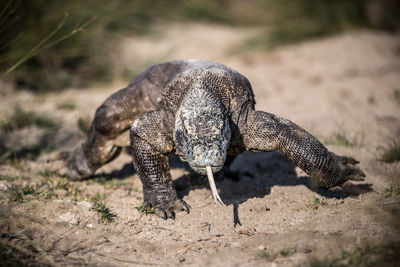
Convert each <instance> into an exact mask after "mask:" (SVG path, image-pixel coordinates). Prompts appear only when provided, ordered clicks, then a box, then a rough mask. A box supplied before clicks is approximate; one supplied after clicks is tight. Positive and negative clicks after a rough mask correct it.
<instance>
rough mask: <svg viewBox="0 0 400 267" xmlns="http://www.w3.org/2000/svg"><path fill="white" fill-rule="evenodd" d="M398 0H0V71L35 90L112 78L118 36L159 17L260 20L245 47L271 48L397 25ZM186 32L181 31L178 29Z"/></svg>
mask: <svg viewBox="0 0 400 267" xmlns="http://www.w3.org/2000/svg"><path fill="white" fill-rule="evenodd" d="M398 11H399V1H397V0H351V1H348V0H296V1H293V0H249V1H240V0H169V1H165V0H154V1H146V0H132V1H128V0H126V1H123V0H113V1H106V0H87V1H80V0H35V1H24V0H5V1H1V3H0V40H1V42H0V73H2V77H1V79H4V80H6V81H7V82H11V83H13V84H14V85H15V88H24V89H29V90H33V91H35V92H48V91H57V90H62V89H64V88H67V87H71V86H73V87H84V86H87V85H88V84H91V83H97V82H110V81H111V80H112V79H114V78H116V77H118V75H121V74H120V73H116V71H115V70H114V69H115V68H113V64H115V63H114V62H113V56H114V55H115V54H116V53H118V49H117V44H118V41H119V40H121V39H120V38H122V37H123V36H128V35H146V34H149V33H151V32H152V27H153V26H154V25H156V24H159V23H169V22H186V21H196V22H207V23H218V24H225V25H230V26H232V27H239V26H242V27H243V26H258V27H261V28H265V33H264V34H261V35H260V36H257V37H255V38H251V39H249V40H248V41H247V42H246V43H245V44H244V46H246V49H273V48H275V47H278V46H281V45H285V44H291V43H296V42H301V41H304V40H309V39H312V38H317V37H323V36H329V35H332V34H337V33H341V32H343V31H347V30H354V29H360V28H373V29H379V30H388V31H396V30H398V28H399V19H398V17H399V16H398ZM182 34H184V33H182Z"/></svg>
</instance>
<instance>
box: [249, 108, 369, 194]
mask: <svg viewBox="0 0 400 267" xmlns="http://www.w3.org/2000/svg"><path fill="white" fill-rule="evenodd" d="M243 136H244V142H245V145H246V147H247V149H250V150H257V151H273V150H279V151H281V152H282V153H283V154H284V155H286V156H287V157H288V158H289V159H290V160H291V161H292V162H293V163H294V164H296V165H297V166H299V167H300V168H301V169H302V170H304V171H305V172H306V173H307V174H308V175H310V176H311V177H312V178H314V179H316V180H317V181H318V183H319V185H320V186H321V187H323V188H330V187H333V186H336V185H339V184H342V183H344V182H346V181H347V180H363V177H365V174H364V172H363V171H362V170H361V169H360V168H359V167H357V166H355V165H356V164H358V163H359V162H358V161H357V160H355V159H354V158H351V157H345V156H339V155H336V154H334V153H333V152H330V151H328V150H327V149H326V147H325V146H324V145H322V144H321V142H319V141H318V139H317V138H315V137H314V136H312V135H311V134H310V133H308V132H307V131H305V130H304V129H303V128H301V127H299V126H298V125H296V124H294V123H293V122H291V121H289V120H286V119H283V118H280V117H278V116H275V115H273V114H270V113H267V112H262V111H253V110H251V111H249V114H248V119H247V125H246V129H245V134H244V135H243Z"/></svg>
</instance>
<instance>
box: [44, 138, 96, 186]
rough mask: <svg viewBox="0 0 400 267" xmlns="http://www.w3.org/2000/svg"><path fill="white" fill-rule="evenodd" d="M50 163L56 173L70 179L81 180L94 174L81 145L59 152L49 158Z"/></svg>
mask: <svg viewBox="0 0 400 267" xmlns="http://www.w3.org/2000/svg"><path fill="white" fill-rule="evenodd" d="M50 164H51V169H52V170H53V171H54V172H55V173H56V174H58V175H60V176H63V177H67V178H69V179H71V180H82V179H84V178H87V177H90V176H92V175H93V174H94V171H93V170H92V169H91V168H90V167H89V165H88V161H87V158H86V156H85V154H84V153H83V149H82V147H81V146H78V147H76V148H74V149H72V150H70V151H63V152H61V153H59V154H58V155H57V156H55V157H54V158H53V159H51V160H50Z"/></svg>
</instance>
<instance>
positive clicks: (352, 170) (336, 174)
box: [314, 155, 365, 188]
mask: <svg viewBox="0 0 400 267" xmlns="http://www.w3.org/2000/svg"><path fill="white" fill-rule="evenodd" d="M333 156H334V161H333V164H332V166H331V168H330V172H329V173H320V172H319V173H318V172H317V173H315V174H316V175H314V176H316V178H317V180H318V182H319V184H320V186H321V187H323V188H331V187H333V186H336V185H340V184H343V183H344V182H346V181H349V180H352V181H363V180H364V177H365V174H364V172H363V171H362V170H361V169H360V168H359V167H358V166H356V165H357V164H358V163H359V161H358V160H356V159H354V158H352V157H346V156H338V155H333Z"/></svg>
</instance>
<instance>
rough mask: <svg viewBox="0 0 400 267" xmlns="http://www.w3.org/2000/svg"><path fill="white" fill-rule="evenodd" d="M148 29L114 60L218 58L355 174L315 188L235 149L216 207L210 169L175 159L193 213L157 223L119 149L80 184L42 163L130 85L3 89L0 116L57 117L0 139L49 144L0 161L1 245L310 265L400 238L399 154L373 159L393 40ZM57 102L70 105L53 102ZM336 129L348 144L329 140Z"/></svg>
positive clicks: (277, 160) (36, 250)
mask: <svg viewBox="0 0 400 267" xmlns="http://www.w3.org/2000/svg"><path fill="white" fill-rule="evenodd" d="M158 31H159V34H156V35H154V36H147V37H130V38H126V39H125V40H124V42H122V43H121V44H120V46H121V47H120V51H121V55H120V58H119V59H118V60H119V61H120V62H121V64H120V65H121V66H130V65H132V64H133V65H134V66H145V65H149V64H152V63H156V62H160V61H164V60H169V59H178V58H201V59H209V60H215V61H218V62H220V63H223V64H225V65H227V66H229V67H231V68H233V69H235V70H237V71H239V72H241V73H242V74H244V75H245V76H246V77H247V78H248V79H249V80H250V82H251V83H252V86H253V89H254V92H255V95H256V100H257V105H256V107H257V109H259V110H264V111H268V112H271V113H275V114H277V115H280V116H283V117H285V118H289V119H291V120H292V121H294V122H295V123H297V124H299V125H301V126H302V127H304V128H305V129H307V130H308V131H310V132H311V133H313V134H314V135H316V136H317V137H318V138H320V139H321V140H322V141H323V142H324V143H325V144H326V145H327V147H328V148H329V149H330V150H331V151H333V152H335V153H337V154H343V155H349V156H353V157H355V158H357V159H358V160H360V162H361V163H360V166H361V168H362V169H363V170H364V171H365V173H366V175H367V177H366V179H365V181H363V182H358V183H356V182H353V183H346V184H345V185H344V186H342V187H337V188H334V189H332V190H322V189H316V188H315V187H314V186H313V183H312V181H310V178H309V177H308V176H307V175H306V174H305V173H304V172H303V171H301V170H300V169H299V168H297V167H296V166H294V165H293V164H291V163H290V162H289V161H288V160H287V159H286V158H285V157H284V156H282V155H281V154H280V153H279V152H273V153H244V154H243V155H240V156H238V157H237V159H236V160H235V162H234V164H233V166H232V169H233V170H237V171H239V173H240V175H239V180H232V179H229V178H224V177H219V180H218V181H217V187H218V189H219V192H220V195H221V197H222V199H223V200H224V202H225V203H226V204H227V205H226V206H222V205H215V204H214V201H213V199H212V196H211V191H210V189H209V187H208V184H207V181H206V178H205V177H201V176H198V175H196V174H194V173H193V172H191V171H190V169H189V168H188V167H187V166H186V165H185V164H183V163H181V162H179V160H178V159H177V158H176V157H174V156H172V157H171V162H172V170H171V172H172V176H173V178H174V181H175V185H176V188H177V190H178V195H179V196H180V197H181V198H183V199H184V200H185V201H186V202H188V203H189V204H190V205H191V206H192V209H191V213H190V214H186V213H184V212H178V213H177V218H176V220H175V221H172V220H167V221H164V220H162V219H160V218H158V217H156V216H154V215H151V214H149V215H145V214H141V213H140V212H138V210H137V209H136V208H135V207H138V206H140V205H141V203H142V192H141V191H142V189H141V183H140V180H139V178H138V176H137V175H136V174H135V172H134V170H133V167H131V165H130V164H129V163H130V156H129V155H127V154H123V155H121V156H120V157H119V158H118V159H117V160H115V161H114V162H112V163H110V164H108V165H107V166H104V167H103V168H102V169H100V170H99V171H98V172H97V174H96V177H95V178H94V179H90V180H87V181H81V182H70V181H67V180H66V179H62V178H59V177H56V176H54V175H52V174H51V173H49V172H48V171H47V170H48V169H47V168H51V166H49V163H46V159H47V158H48V157H49V156H52V155H54V154H55V153H57V152H59V151H61V150H63V149H66V148H70V147H72V146H74V145H76V144H78V143H79V142H81V141H82V140H83V138H84V135H83V134H82V133H81V132H80V131H79V130H78V127H77V123H76V122H77V120H78V119H79V118H91V117H92V116H93V114H94V111H95V109H96V107H97V106H99V105H100V104H101V103H102V102H103V101H104V100H105V98H106V97H107V96H108V95H109V94H110V93H111V92H114V91H116V90H117V89H119V88H122V87H123V86H124V84H127V82H128V81H116V82H115V83H114V84H113V85H112V86H110V87H109V88H98V87H96V88H90V89H87V90H78V89H73V88H72V89H70V90H67V91H64V92H62V93H57V94H49V95H45V96H35V95H32V94H30V93H27V92H18V93H15V92H14V93H13V92H12V91H11V90H6V89H5V90H4V91H3V92H2V100H1V105H0V112H1V118H0V119H4V118H6V117H7V116H8V115H9V114H11V113H12V107H13V106H14V105H15V104H16V103H19V104H20V105H21V106H22V107H23V108H25V109H26V110H34V111H36V112H37V113H39V114H48V115H51V116H53V117H54V118H56V119H57V120H58V121H60V122H62V126H61V128H60V129H59V130H58V131H48V130H43V129H39V128H36V127H31V128H28V129H23V130H18V131H15V132H13V133H11V134H5V133H2V134H1V136H0V138H1V141H2V142H3V143H4V144H6V145H5V146H6V147H7V148H13V149H14V150H18V149H21V148H24V147H25V148H26V147H33V146H35V145H36V146H37V145H38V144H39V146H42V147H43V148H46V149H47V150H46V151H44V152H43V153H42V155H41V156H40V157H39V158H37V159H35V160H29V159H26V160H20V161H17V162H16V161H12V160H11V161H8V162H7V163H4V164H2V165H0V175H1V176H0V179H1V180H0V203H1V207H0V227H1V228H0V229H1V231H0V233H1V239H0V240H1V245H2V248H3V249H2V253H4V255H6V256H7V255H8V256H7V257H11V258H12V257H14V258H18V259H19V260H20V261H21V262H23V263H28V264H32V265H35V264H38V265H43V264H47V265H54V266H86V265H96V266H132V265H212V266H259V265H262V266H299V265H303V266H307V265H309V264H311V263H312V262H313V261H314V260H315V259H322V260H329V259H335V258H337V259H338V258H341V257H342V255H343V252H349V253H352V252H353V251H355V250H356V249H357V248H360V247H364V246H367V245H371V246H373V245H376V244H381V243H383V242H389V241H399V240H400V235H399V227H400V220H399V219H400V218H399V217H400V216H399V212H400V210H399V209H400V197H399V195H398V193H397V194H396V193H392V194H391V193H389V190H390V188H391V187H392V188H393V187H396V186H399V181H400V177H399V176H400V163H399V162H397V163H392V164H387V163H382V162H380V161H379V160H378V159H379V158H380V156H381V155H382V153H383V151H384V149H385V147H387V146H388V144H389V143H390V142H391V141H392V140H394V139H396V138H398V136H399V135H400V102H399V101H400V99H399V98H400V38H399V36H393V35H389V34H385V33H379V32H355V33H347V34H344V35H341V36H336V37H332V38H328V39H324V40H318V41H313V42H308V43H304V44H300V45H293V46H288V47H283V48H280V49H277V50H274V51H272V52H266V51H264V52H263V51H241V50H240V49H239V50H238V47H240V44H241V43H242V42H243V41H244V40H246V38H248V37H250V36H252V34H255V33H257V29H240V28H239V29H238V28H229V27H223V26H215V25H201V24H187V25H180V24H179V25H178V24H177V25H174V26H172V27H169V28H165V27H161V26H160V28H159V30H158ZM182 32H185V34H182ZM135 68H136V67H135ZM65 103H73V104H74V105H73V106H74V107H71V108H69V109H66V108H62V104H65ZM60 106H61V107H60ZM64 106H65V105H64ZM339 135H340V136H342V137H343V136H345V138H347V140H348V141H349V144H347V145H345V144H344V143H343V142H340V141H338V140H337V136H339ZM48 151H49V153H47V152H48ZM13 185H21V186H26V185H32V186H33V188H35V192H36V193H35V194H33V195H31V194H29V193H28V194H25V195H24V196H23V197H22V199H23V200H22V202H19V201H12V192H11V191H12V190H11V189H10V188H12V186H13ZM397 188H398V187H397ZM49 192H50V193H49ZM94 197H97V199H100V200H101V201H102V202H104V203H105V204H106V205H107V206H108V207H109V208H110V210H111V212H112V213H113V214H114V215H115V217H114V218H113V221H112V222H107V221H106V220H103V219H101V216H100V214H99V213H97V212H96V211H94V210H93V209H92V208H93V202H94V201H93V198H94ZM10 255H11V256H10ZM6 256H5V257H6Z"/></svg>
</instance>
